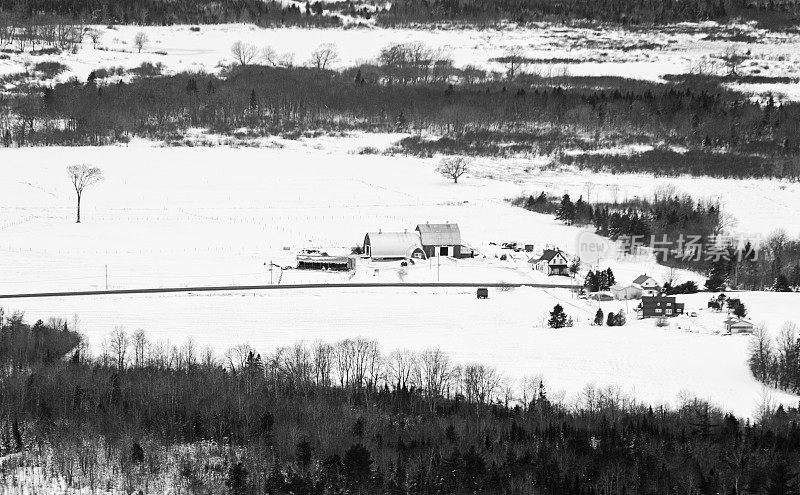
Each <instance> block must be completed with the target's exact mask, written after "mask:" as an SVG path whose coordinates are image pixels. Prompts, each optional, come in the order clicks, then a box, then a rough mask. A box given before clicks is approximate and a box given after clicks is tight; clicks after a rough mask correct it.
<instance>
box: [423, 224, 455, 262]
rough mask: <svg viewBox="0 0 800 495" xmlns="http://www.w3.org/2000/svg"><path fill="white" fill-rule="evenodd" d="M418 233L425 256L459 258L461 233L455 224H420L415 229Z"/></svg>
mask: <svg viewBox="0 0 800 495" xmlns="http://www.w3.org/2000/svg"><path fill="white" fill-rule="evenodd" d="M415 230H416V231H417V232H418V233H419V239H420V242H421V243H422V249H423V250H424V251H425V256H427V257H428V258H432V257H434V256H451V257H453V258H460V257H461V231H460V230H459V228H458V224H456V223H421V224H419V225H417V228H416V229H415Z"/></svg>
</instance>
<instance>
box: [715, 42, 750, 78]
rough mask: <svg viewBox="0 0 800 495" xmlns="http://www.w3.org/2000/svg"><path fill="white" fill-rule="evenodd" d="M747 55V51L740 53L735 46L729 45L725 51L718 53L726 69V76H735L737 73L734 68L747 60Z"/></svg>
mask: <svg viewBox="0 0 800 495" xmlns="http://www.w3.org/2000/svg"><path fill="white" fill-rule="evenodd" d="M748 56H749V52H748V53H742V52H740V51H739V50H738V49H737V48H736V47H735V46H731V47H729V48H728V49H726V50H725V53H723V54H722V55H719V58H720V60H722V62H723V63H724V64H725V67H726V68H727V69H728V77H737V76H738V75H739V74H738V73H737V72H736V70H737V69H738V68H739V66H740V65H742V62H744V61H745V60H747V57H748Z"/></svg>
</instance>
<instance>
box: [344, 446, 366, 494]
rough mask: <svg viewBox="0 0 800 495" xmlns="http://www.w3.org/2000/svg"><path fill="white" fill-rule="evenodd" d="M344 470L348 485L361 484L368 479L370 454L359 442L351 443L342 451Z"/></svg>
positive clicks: (355, 485) (356, 485)
mask: <svg viewBox="0 0 800 495" xmlns="http://www.w3.org/2000/svg"><path fill="white" fill-rule="evenodd" d="M343 463H344V472H345V476H346V477H347V482H348V484H349V485H350V486H354V487H358V486H362V485H363V484H364V483H366V482H367V480H369V479H370V475H371V471H370V466H372V455H371V454H370V452H369V450H367V449H366V447H364V446H363V445H361V444H360V443H357V444H353V445H351V446H350V448H349V449H347V452H345V453H344V460H343Z"/></svg>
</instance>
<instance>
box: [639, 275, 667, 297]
mask: <svg viewBox="0 0 800 495" xmlns="http://www.w3.org/2000/svg"><path fill="white" fill-rule="evenodd" d="M633 285H636V286H638V287H639V289H641V291H642V293H641V296H642V297H656V296H658V295H659V294H660V293H661V286H660V285H659V284H658V282H656V280H655V279H654V278H653V277H650V276H648V275H647V274H645V275H639V276H638V277H636V279H635V280H634V281H633Z"/></svg>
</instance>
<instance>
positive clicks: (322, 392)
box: [0, 313, 800, 494]
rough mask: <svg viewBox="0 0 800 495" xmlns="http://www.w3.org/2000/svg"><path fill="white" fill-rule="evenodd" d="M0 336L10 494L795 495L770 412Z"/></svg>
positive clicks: (477, 375) (787, 452)
mask: <svg viewBox="0 0 800 495" xmlns="http://www.w3.org/2000/svg"><path fill="white" fill-rule="evenodd" d="M2 321H3V323H2V325H0V335H2V337H3V338H2V339H1V340H0V344H1V345H2V346H1V347H0V361H2V363H3V367H2V369H3V375H2V382H1V384H2V390H3V393H2V394H0V401H2V411H3V417H2V419H1V420H0V421H2V432H0V434H1V436H2V442H0V450H2V454H3V455H5V457H4V458H3V459H4V461H3V462H2V463H0V479H1V480H2V483H3V485H4V489H5V491H10V492H11V493H15V492H16V491H21V490H23V489H22V488H21V486H20V485H19V483H21V482H22V483H23V484H24V482H25V479H27V480H28V481H30V479H31V478H32V476H31V474H30V469H29V468H28V467H29V466H38V467H39V468H41V470H40V471H39V472H40V473H41V476H43V477H45V478H49V479H58V480H59V483H63V484H64V485H63V486H64V487H66V488H68V489H72V490H76V491H77V490H80V489H93V490H94V489H103V490H119V491H120V492H126V493H134V492H137V491H139V490H141V491H142V493H152V492H162V491H165V490H171V491H173V492H182V493H209V492H210V493H231V494H260V493H274V494H278V493H286V494H288V493H305V494H313V493H320V494H329V493H330V494H334V493H335V494H347V493H385V494H405V493H409V494H410V493H415V494H416V493H426V494H427V493H431V494H433V493H498V494H500V493H502V494H510V493H519V494H523V493H525V494H601V493H603V494H623V493H678V494H713V493H725V494H734V493H736V494H738V493H752V494H757V493H768V494H794V493H798V489H800V484H799V482H800V477H798V474H800V473H798V469H797V467H798V465H800V427H798V423H797V421H798V419H800V412H798V410H797V409H795V408H789V409H784V408H783V407H780V408H778V409H773V408H770V407H769V405H768V404H766V405H764V407H761V408H760V409H759V410H758V411H757V420H756V421H755V422H753V423H751V422H749V421H743V420H740V419H737V418H735V417H734V416H732V415H730V414H725V413H724V412H722V411H719V410H717V409H715V408H713V407H710V406H709V405H708V404H705V403H703V402H702V401H698V400H686V401H684V402H683V403H682V404H681V405H680V406H679V407H678V408H676V409H668V408H665V407H661V406H659V407H648V406H645V405H639V404H635V403H633V402H631V401H629V400H627V399H625V398H624V397H621V396H620V395H619V393H617V392H615V391H614V390H612V389H609V390H598V389H595V388H591V387H587V389H586V390H585V391H584V393H583V394H582V396H581V397H580V399H579V400H578V402H577V403H575V404H570V405H567V404H564V403H561V402H558V401H554V400H552V399H551V398H550V397H549V395H548V391H547V388H546V387H545V385H544V384H543V383H542V382H541V381H540V380H535V379H532V380H528V381H527V382H526V384H525V385H524V386H523V387H522V390H521V391H519V392H518V393H516V394H513V393H512V392H511V391H510V390H509V389H507V388H506V387H505V386H503V384H502V383H503V382H502V380H501V379H500V377H499V375H498V374H497V372H496V371H495V370H493V369H491V368H488V367H485V366H481V365H467V366H456V365H455V364H454V363H452V362H451V361H450V360H449V359H448V358H447V356H446V355H445V354H443V353H442V352H441V351H437V350H430V351H425V352H420V353H410V352H395V353H392V354H389V355H383V354H381V352H380V349H379V348H378V346H377V344H376V343H375V342H373V341H369V340H366V339H356V340H346V341H342V342H339V343H336V344H330V345H329V344H324V343H319V342H318V343H315V344H313V345H303V344H298V345H295V346H290V347H287V348H282V349H277V350H275V351H273V352H271V353H269V354H264V355H263V356H262V355H260V354H259V353H258V352H256V351H255V350H253V349H251V348H249V347H247V346H238V347H236V348H234V349H231V350H230V351H228V352H227V353H226V354H225V357H224V358H217V357H215V356H214V355H213V353H211V352H210V351H200V350H198V349H196V347H195V345H194V344H193V343H192V342H191V341H188V342H186V343H185V344H184V345H182V346H169V345H167V344H163V343H153V342H150V341H148V339H147V337H146V335H145V334H144V333H142V332H136V333H134V334H132V335H130V334H126V333H125V332H124V330H122V329H116V330H115V331H114V332H112V333H111V335H110V336H109V339H108V340H107V341H106V342H105V343H104V345H102V346H101V350H100V352H99V354H98V355H96V356H94V357H90V355H89V353H88V351H87V350H86V349H85V347H84V346H82V345H76V342H77V340H78V334H76V333H75V332H74V331H73V330H71V329H70V328H69V327H68V326H67V325H66V324H65V323H64V322H62V321H60V320H52V321H51V322H49V323H47V324H45V323H42V322H37V323H36V324H35V325H33V326H29V325H27V324H26V323H25V322H24V320H23V317H22V315H21V314H19V313H14V314H11V315H7V318H4V319H3V320H2ZM561 331H569V329H564V330H561ZM19 342H29V343H30V344H29V345H28V347H27V349H28V350H25V351H23V350H21V348H20V345H19ZM73 346H74V347H73ZM67 348H72V350H70V351H68V352H66V353H65V356H64V359H54V356H56V355H57V354H58V353H61V352H64V350H65V349H67ZM532 365H533V363H532ZM26 473H27V474H26ZM60 490H63V488H62V489H60Z"/></svg>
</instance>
